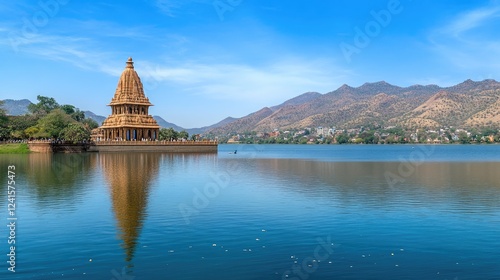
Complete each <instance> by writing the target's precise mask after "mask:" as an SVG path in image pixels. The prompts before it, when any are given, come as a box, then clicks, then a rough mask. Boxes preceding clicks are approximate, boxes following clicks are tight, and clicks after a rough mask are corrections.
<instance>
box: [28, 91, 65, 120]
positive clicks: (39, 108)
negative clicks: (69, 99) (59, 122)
mask: <svg viewBox="0 0 500 280" xmlns="http://www.w3.org/2000/svg"><path fill="white" fill-rule="evenodd" d="M36 99H37V100H38V103H37V104H30V105H29V106H28V110H29V111H30V113H32V114H35V115H42V116H43V115H46V114H48V113H50V112H52V110H55V109H57V108H59V104H58V103H57V102H56V100H55V99H54V98H52V97H46V96H41V95H38V96H37V97H36Z"/></svg>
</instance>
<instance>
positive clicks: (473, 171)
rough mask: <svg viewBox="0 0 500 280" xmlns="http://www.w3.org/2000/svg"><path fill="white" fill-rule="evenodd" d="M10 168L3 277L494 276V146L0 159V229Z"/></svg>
mask: <svg viewBox="0 0 500 280" xmlns="http://www.w3.org/2000/svg"><path fill="white" fill-rule="evenodd" d="M234 150H237V151H238V152H237V153H236V154H234V153H230V152H233V151H234ZM8 165H15V166H16V187H17V201H16V202H17V209H16V210H17V217H18V221H17V227H16V230H17V232H16V245H17V246H16V248H17V251H16V257H17V259H16V261H17V263H16V272H15V273H11V272H9V271H7V268H8V264H7V256H6V255H5V254H6V253H8V249H9V245H8V244H7V236H8V232H7V230H6V227H5V226H3V228H4V229H2V231H1V232H2V236H3V238H4V241H0V244H3V245H0V246H1V250H2V252H4V253H5V254H4V257H3V259H4V261H2V262H1V263H3V265H2V266H3V268H2V271H1V272H0V279H117V280H119V279H136V280H138V279H500V265H499V258H498V257H499V256H500V238H499V236H500V146H497V145H491V146H486V145H483V146H472V145H471V146H458V145H456V146H418V145H417V146H410V145H401V146H397V145H395V146H333V145H332V146H320V145H317V146H316V145H313V146H309V145H257V146H254V145H239V146H236V145H221V146H220V147H219V153H218V154H157V153H101V154H54V155H52V154H49V155H45V154H30V155H1V156H0V168H2V171H1V174H2V175H1V177H0V179H1V182H2V188H1V189H2V191H1V193H0V209H2V210H1V213H3V214H2V217H3V218H2V219H3V220H4V223H5V224H7V217H8V213H7V187H6V182H7V178H6V174H7V166H8Z"/></svg>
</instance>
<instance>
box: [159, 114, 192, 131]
mask: <svg viewBox="0 0 500 280" xmlns="http://www.w3.org/2000/svg"><path fill="white" fill-rule="evenodd" d="M153 118H154V119H155V120H156V122H157V123H158V125H159V126H160V127H162V128H173V129H174V130H176V131H182V130H186V129H185V128H183V127H180V126H178V125H176V124H173V123H170V122H167V121H166V120H164V119H163V118H162V117H160V116H153Z"/></svg>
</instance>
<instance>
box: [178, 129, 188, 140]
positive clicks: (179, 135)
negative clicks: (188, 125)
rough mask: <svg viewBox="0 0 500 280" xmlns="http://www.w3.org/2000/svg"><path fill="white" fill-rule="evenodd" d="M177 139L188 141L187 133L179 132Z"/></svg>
mask: <svg viewBox="0 0 500 280" xmlns="http://www.w3.org/2000/svg"><path fill="white" fill-rule="evenodd" d="M177 137H179V138H181V139H188V137H189V133H187V131H185V130H183V131H181V132H179V134H178V136H177Z"/></svg>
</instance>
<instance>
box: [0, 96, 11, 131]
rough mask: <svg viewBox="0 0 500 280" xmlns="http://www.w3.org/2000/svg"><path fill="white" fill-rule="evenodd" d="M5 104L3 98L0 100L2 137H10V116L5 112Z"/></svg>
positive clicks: (0, 129)
mask: <svg viewBox="0 0 500 280" xmlns="http://www.w3.org/2000/svg"><path fill="white" fill-rule="evenodd" d="M3 104H4V102H3V100H0V139H6V138H9V135H10V131H9V129H8V128H7V123H8V120H9V118H7V115H6V114H5V110H4V109H3Z"/></svg>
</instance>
